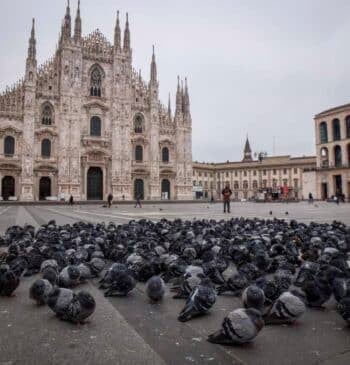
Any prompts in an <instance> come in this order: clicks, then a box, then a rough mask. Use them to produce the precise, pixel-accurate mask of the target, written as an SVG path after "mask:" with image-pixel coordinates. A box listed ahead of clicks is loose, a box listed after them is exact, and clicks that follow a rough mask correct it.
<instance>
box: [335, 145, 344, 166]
mask: <svg viewBox="0 0 350 365" xmlns="http://www.w3.org/2000/svg"><path fill="white" fill-rule="evenodd" d="M334 165H335V166H336V167H341V165H342V154H341V147H340V146H335V147H334Z"/></svg>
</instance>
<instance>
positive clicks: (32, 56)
mask: <svg viewBox="0 0 350 365" xmlns="http://www.w3.org/2000/svg"><path fill="white" fill-rule="evenodd" d="M28 61H31V62H33V63H36V39H35V19H34V18H33V20H32V30H31V33H30V38H29V47H28V56H27V62H28Z"/></svg>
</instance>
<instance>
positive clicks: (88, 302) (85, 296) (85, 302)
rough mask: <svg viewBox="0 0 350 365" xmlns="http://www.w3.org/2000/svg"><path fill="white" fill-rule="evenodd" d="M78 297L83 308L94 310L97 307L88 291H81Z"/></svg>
mask: <svg viewBox="0 0 350 365" xmlns="http://www.w3.org/2000/svg"><path fill="white" fill-rule="evenodd" d="M77 297H78V300H79V303H80V304H81V306H82V307H83V308H85V309H90V310H92V309H94V308H95V307H96V302H95V299H94V297H93V296H92V295H91V294H90V293H88V292H87V291H85V290H82V291H80V292H79V293H78V294H77Z"/></svg>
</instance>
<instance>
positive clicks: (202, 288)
mask: <svg viewBox="0 0 350 365" xmlns="http://www.w3.org/2000/svg"><path fill="white" fill-rule="evenodd" d="M215 302H216V292H215V288H214V285H213V283H212V282H211V280H210V279H209V278H203V279H202V280H201V283H200V285H199V286H198V287H196V288H195V289H194V290H193V291H192V293H191V295H190V296H189V298H188V299H187V301H186V305H185V307H184V308H183V309H182V311H181V312H180V314H179V316H178V320H179V321H180V322H186V321H188V320H190V319H192V318H193V317H197V316H200V315H203V314H205V313H207V312H208V311H209V309H210V308H211V307H212V306H213V305H214V304H215Z"/></svg>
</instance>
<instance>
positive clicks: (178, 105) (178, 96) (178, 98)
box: [175, 76, 182, 115]
mask: <svg viewBox="0 0 350 365" xmlns="http://www.w3.org/2000/svg"><path fill="white" fill-rule="evenodd" d="M181 113H182V92H181V88H180V77H179V76H178V77H177V91H176V109H175V115H179V114H181Z"/></svg>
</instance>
